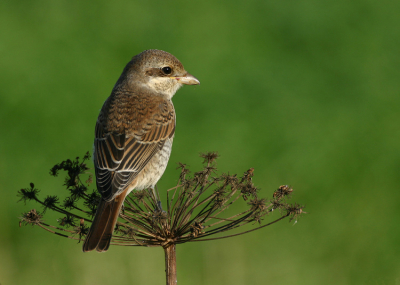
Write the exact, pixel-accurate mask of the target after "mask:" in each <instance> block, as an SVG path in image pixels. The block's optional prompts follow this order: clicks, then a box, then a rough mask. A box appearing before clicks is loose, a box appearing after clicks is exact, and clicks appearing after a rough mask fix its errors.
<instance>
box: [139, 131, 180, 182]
mask: <svg viewBox="0 0 400 285" xmlns="http://www.w3.org/2000/svg"><path fill="white" fill-rule="evenodd" d="M172 141H173V138H170V139H167V140H166V141H165V143H164V146H163V147H162V149H161V150H160V151H158V152H157V153H156V154H155V155H154V156H153V157H152V159H151V160H150V161H149V162H148V164H147V165H146V166H145V168H144V169H143V170H142V171H141V172H140V174H139V175H138V178H137V179H136V183H137V184H136V183H135V184H136V185H135V186H134V189H135V190H143V189H147V188H153V187H154V186H155V185H156V184H157V182H158V180H159V179H160V178H161V176H162V175H163V174H164V171H165V169H166V168H167V164H168V160H169V157H170V155H171V150H172ZM132 190H133V189H132Z"/></svg>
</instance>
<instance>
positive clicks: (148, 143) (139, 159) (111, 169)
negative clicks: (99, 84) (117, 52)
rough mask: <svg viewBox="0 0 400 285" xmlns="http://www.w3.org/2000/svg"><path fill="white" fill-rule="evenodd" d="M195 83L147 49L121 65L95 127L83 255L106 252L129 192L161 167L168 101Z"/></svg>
mask: <svg viewBox="0 0 400 285" xmlns="http://www.w3.org/2000/svg"><path fill="white" fill-rule="evenodd" d="M182 84H187V85H195V84H200V82H199V81H198V80H197V79H196V78H195V77H193V76H192V75H190V74H189V73H187V72H186V71H185V69H184V68H183V65H182V64H181V63H180V62H179V60H178V59H176V58H175V57H174V56H173V55H171V54H169V53H167V52H164V51H159V50H147V51H144V52H142V53H141V54H139V55H137V56H135V57H133V58H132V60H131V61H130V62H129V63H128V64H127V65H126V67H125V68H124V71H123V72H122V74H121V76H120V78H119V79H118V81H117V83H116V84H115V86H114V89H113V91H112V93H111V95H110V97H109V98H108V99H107V100H106V101H105V103H104V105H103V107H102V109H101V111H100V114H99V117H98V119H97V122H96V128H95V141H94V154H93V158H94V164H95V172H96V183H97V190H98V191H99V193H100V194H101V196H102V199H101V201H100V203H99V206H98V209H97V212H96V215H95V217H94V221H93V223H92V226H91V228H90V230H89V233H88V235H87V237H86V240H85V242H84V244H83V251H84V252H87V251H91V250H94V249H96V250H97V251H99V252H102V251H106V250H107V249H108V247H109V246H110V241H111V237H112V233H113V231H114V228H115V225H116V222H117V219H118V215H119V212H120V209H121V206H122V204H123V202H124V200H125V197H126V196H127V195H128V194H129V192H130V191H132V190H143V189H147V188H153V189H154V186H155V184H156V183H157V181H158V180H159V179H160V178H161V176H162V174H163V173H164V170H165V168H166V166H167V163H168V159H169V156H170V153H171V148H172V142H173V137H174V133H175V120H176V117H175V109H174V106H173V104H172V101H171V98H172V96H173V95H174V94H175V92H176V91H177V90H178V89H179V88H180V87H181V86H182Z"/></svg>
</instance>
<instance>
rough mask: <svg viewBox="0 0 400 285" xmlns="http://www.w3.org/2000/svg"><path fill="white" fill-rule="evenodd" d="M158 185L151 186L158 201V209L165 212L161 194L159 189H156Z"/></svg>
mask: <svg viewBox="0 0 400 285" xmlns="http://www.w3.org/2000/svg"><path fill="white" fill-rule="evenodd" d="M156 187H157V185H155V186H153V187H152V188H151V190H153V195H154V199H156V201H157V207H158V210H160V211H161V212H164V210H163V209H162V207H161V200H160V196H159V195H158V191H156Z"/></svg>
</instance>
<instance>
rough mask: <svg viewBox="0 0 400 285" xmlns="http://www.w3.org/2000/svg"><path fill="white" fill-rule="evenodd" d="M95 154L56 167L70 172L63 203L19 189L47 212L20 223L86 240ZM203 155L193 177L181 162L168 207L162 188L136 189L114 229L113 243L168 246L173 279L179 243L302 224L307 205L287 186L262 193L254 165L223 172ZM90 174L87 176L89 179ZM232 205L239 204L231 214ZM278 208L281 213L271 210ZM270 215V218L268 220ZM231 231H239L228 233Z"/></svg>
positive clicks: (171, 279) (171, 280) (172, 279)
mask: <svg viewBox="0 0 400 285" xmlns="http://www.w3.org/2000/svg"><path fill="white" fill-rule="evenodd" d="M89 157H90V156H89V154H88V153H87V154H86V155H85V156H84V158H83V160H79V158H76V159H75V160H66V161H63V162H61V163H59V164H56V165H55V166H54V167H53V168H52V169H51V170H50V173H51V175H53V176H57V175H58V173H59V172H60V171H65V172H66V179H65V183H64V186H65V187H66V189H67V191H66V194H67V195H66V197H65V199H64V200H63V202H59V197H57V196H47V197H46V198H45V199H43V200H41V199H39V192H40V191H39V190H38V189H37V188H35V185H34V184H33V183H31V184H30V187H28V188H24V189H21V190H20V191H18V195H19V196H20V201H24V202H27V201H34V202H37V203H38V204H39V205H40V206H41V207H42V208H43V210H42V212H38V211H36V210H35V209H33V210H30V211H29V212H26V213H23V214H22V216H21V217H20V225H28V224H30V225H36V226H39V227H40V228H42V229H44V230H46V231H47V232H50V233H52V234H56V235H58V236H62V237H67V238H70V239H74V240H77V241H79V242H80V241H83V240H84V238H85V236H86V234H87V233H88V229H89V226H90V223H91V222H92V218H93V216H94V214H95V213H96V208H97V205H98V204H99V201H100V200H99V199H101V197H100V195H99V194H98V193H97V191H95V190H93V191H89V188H90V187H91V183H92V176H91V174H90V173H89V172H88V171H89V168H88V167H87V166H86V163H85V162H86V161H87V160H88V159H89ZM201 157H202V158H204V162H203V163H204V165H205V167H204V168H203V169H202V170H200V171H198V172H195V173H194V174H193V175H192V176H190V174H189V173H190V171H189V169H188V168H187V167H186V165H185V164H182V163H179V167H178V168H179V169H180V174H179V179H178V183H177V185H176V186H174V187H172V188H170V189H168V190H167V203H166V205H167V211H166V212H165V211H163V210H161V209H159V207H158V197H159V194H158V189H157V188H156V194H153V191H152V190H151V189H148V190H143V191H133V192H131V193H130V194H129V195H128V197H127V198H126V199H125V205H124V207H123V208H122V211H121V213H120V219H121V220H120V221H119V222H118V223H117V227H116V229H115V231H114V234H113V238H112V242H111V244H112V245H119V246H146V247H154V246H158V247H162V248H163V249H164V253H165V264H166V279H167V284H176V282H177V281H176V280H177V279H176V245H177V244H181V243H185V242H192V241H197V242H198V241H210V240H217V239H225V238H229V237H234V236H238V235H243V234H246V233H250V232H252V231H255V230H259V229H262V228H264V227H266V226H270V225H272V224H274V223H276V222H278V221H281V220H283V219H285V218H289V221H292V220H294V221H295V223H296V222H297V219H298V217H299V216H300V215H301V214H303V213H305V212H304V211H303V208H304V207H303V206H301V205H299V204H288V203H287V200H288V198H289V197H290V195H291V194H292V192H293V189H292V188H291V187H289V186H287V185H282V186H280V187H279V188H278V189H277V190H276V191H275V192H273V194H272V197H271V198H270V199H266V198H260V197H259V195H260V190H259V189H258V188H256V187H255V186H254V185H253V182H252V177H253V174H254V169H253V168H251V169H249V170H247V171H246V172H244V174H243V175H242V176H241V177H237V175H229V174H221V175H218V174H217V169H216V167H215V160H216V159H217V158H218V154H217V153H215V152H212V153H207V154H202V155H201ZM85 176H86V178H87V179H84V177H85ZM155 196H157V197H155ZM240 202H241V203H242V205H245V206H246V207H247V209H245V210H244V209H243V207H241V208H240V209H241V210H240V211H235V210H234V209H235V207H236V206H237V204H238V203H240ZM228 208H229V209H233V210H232V211H229V212H230V214H229V215H228V214H227V209H228ZM47 210H51V211H54V212H57V213H59V214H62V215H64V216H63V217H61V218H59V219H58V220H57V222H58V226H52V225H49V224H47V223H44V222H43V219H42V218H43V215H44V214H45V213H46V211H47ZM275 210H279V211H275ZM232 212H233V213H232ZM273 212H277V214H274V215H270V214H271V213H273ZM279 213H280V215H279ZM267 216H268V218H269V219H270V221H269V222H268V223H266V224H263V225H262V223H263V220H264V219H266V218H267ZM242 227H243V228H242ZM249 227H250V229H249ZM228 231H233V232H232V233H231V234H226V233H227V232H228ZM214 235H215V236H214ZM211 236H213V237H211Z"/></svg>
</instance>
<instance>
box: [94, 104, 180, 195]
mask: <svg viewBox="0 0 400 285" xmlns="http://www.w3.org/2000/svg"><path fill="white" fill-rule="evenodd" d="M108 101H109V102H107V101H106V102H105V104H104V106H103V108H102V111H101V112H100V115H99V119H98V120H97V123H96V131H95V133H96V137H95V142H94V163H95V169H96V182H97V188H98V191H99V192H100V194H101V195H102V197H103V199H104V200H106V201H109V200H112V199H113V198H114V197H115V196H116V195H118V194H119V193H121V192H122V191H123V190H124V189H125V188H126V187H127V186H128V185H129V184H130V183H131V182H132V181H133V179H135V178H136V177H137V175H138V174H139V173H140V172H141V171H142V170H143V168H144V167H145V166H146V165H147V163H148V162H149V161H150V159H151V158H152V157H153V156H154V154H156V153H157V152H158V151H160V150H161V149H162V147H163V145H164V143H165V141H166V140H167V139H168V138H172V137H173V135H174V132H175V110H174V107H173V105H172V103H171V102H170V101H167V100H165V99H162V98H150V99H149V98H138V97H134V98H128V101H130V102H128V103H129V104H122V105H121V101H124V100H108ZM110 101H111V102H110ZM113 102H114V103H113Z"/></svg>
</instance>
